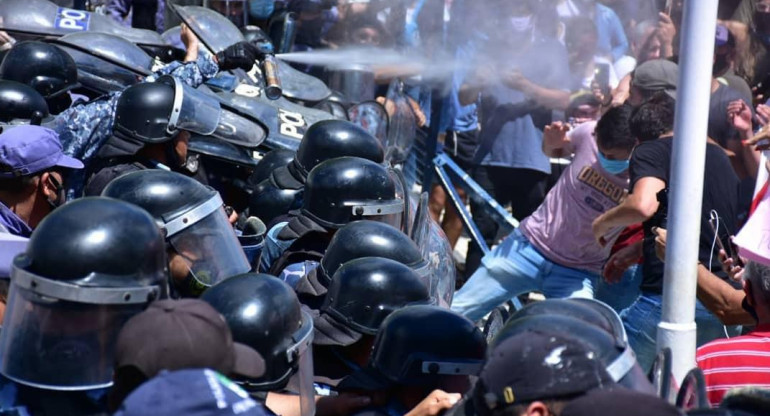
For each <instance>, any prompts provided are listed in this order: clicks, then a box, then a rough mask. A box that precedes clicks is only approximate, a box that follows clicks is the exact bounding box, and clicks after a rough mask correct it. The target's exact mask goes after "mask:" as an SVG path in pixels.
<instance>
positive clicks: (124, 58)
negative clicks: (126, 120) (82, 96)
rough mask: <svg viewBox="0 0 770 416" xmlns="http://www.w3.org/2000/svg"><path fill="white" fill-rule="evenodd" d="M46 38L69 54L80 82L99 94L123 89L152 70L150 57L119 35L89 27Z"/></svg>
mask: <svg viewBox="0 0 770 416" xmlns="http://www.w3.org/2000/svg"><path fill="white" fill-rule="evenodd" d="M47 41H48V42H50V43H53V44H54V45H56V46H58V47H60V48H61V49H63V50H64V51H65V52H67V54H69V55H70V56H71V57H72V59H73V60H74V61H75V64H76V65H77V67H78V81H79V82H80V84H81V85H83V86H84V87H86V88H88V89H91V90H93V91H95V92H97V93H99V94H106V93H109V92H112V91H123V90H125V89H126V88H128V87H129V86H131V85H134V84H136V83H138V82H141V81H142V80H143V79H144V77H146V76H147V75H150V74H151V73H152V68H153V64H154V60H153V58H152V57H151V56H150V55H148V54H147V53H146V52H145V51H143V50H142V49H141V48H140V47H138V46H136V45H134V44H133V43H131V42H129V41H128V40H126V39H124V38H121V37H119V36H115V35H110V34H107V33H99V32H90V31H89V32H76V33H71V34H68V35H64V36H62V37H60V38H52V39H48V40H47Z"/></svg>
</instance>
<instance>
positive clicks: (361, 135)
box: [289, 120, 385, 182]
mask: <svg viewBox="0 0 770 416" xmlns="http://www.w3.org/2000/svg"><path fill="white" fill-rule="evenodd" d="M342 156H355V157H360V158H364V159H368V160H371V161H373V162H377V163H382V162H383V160H384V159H385V153H384V150H383V148H382V145H381V144H380V142H379V141H378V140H377V139H376V138H375V137H374V136H372V135H371V134H369V133H368V132H366V130H364V129H363V128H361V127H359V126H357V125H355V124H353V123H351V122H349V121H345V120H322V121H319V122H317V123H315V124H313V125H312V126H310V127H309V128H308V129H307V131H306V132H305V135H304V136H303V137H302V141H301V142H300V144H299V148H298V149H297V155H296V156H295V157H294V161H293V162H292V163H291V164H290V165H289V168H290V169H291V170H294V171H296V173H297V174H298V175H297V174H295V176H300V178H301V179H302V180H301V182H304V180H305V179H306V178H307V175H308V174H309V172H310V171H311V170H312V169H313V168H314V167H315V166H317V165H318V164H320V163H321V162H323V161H326V160H329V159H333V158H336V157H342Z"/></svg>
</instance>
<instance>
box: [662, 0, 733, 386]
mask: <svg viewBox="0 0 770 416" xmlns="http://www.w3.org/2000/svg"><path fill="white" fill-rule="evenodd" d="M718 3H719V0H697V1H696V0H685V2H684V18H683V24H682V29H681V35H680V39H681V42H680V48H679V51H680V57H679V83H678V87H677V100H676V118H675V121H674V150H673V157H672V160H671V170H670V171H671V179H670V180H671V182H670V192H669V195H670V198H669V200H670V203H669V207H668V213H669V218H668V226H669V229H668V231H669V232H668V236H669V237H668V244H667V248H666V259H667V260H668V261H666V266H665V277H664V283H663V311H662V317H661V322H660V323H659V324H658V349H659V350H660V349H662V348H665V347H669V348H671V351H672V353H673V359H674V362H673V374H674V377H675V378H676V380H677V381H678V382H679V383H680V384H681V382H682V380H683V379H684V376H685V375H686V374H687V372H688V371H689V370H690V369H692V368H693V367H694V366H695V345H696V328H695V290H696V287H697V264H698V245H699V238H700V224H701V215H700V212H701V205H702V198H703V173H704V168H705V163H706V137H707V121H708V113H709V98H710V96H711V66H712V63H713V56H714V36H715V27H716V18H717V6H718Z"/></svg>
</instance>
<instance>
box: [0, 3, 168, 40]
mask: <svg viewBox="0 0 770 416" xmlns="http://www.w3.org/2000/svg"><path fill="white" fill-rule="evenodd" d="M0 19H2V24H0V29H2V30H4V31H6V32H8V33H9V34H10V35H11V36H13V37H14V38H16V39H17V40H30V39H38V38H41V37H48V36H63V35H66V34H69V33H75V32H84V31H93V32H102V33H109V34H112V35H116V36H120V37H122V38H125V39H127V40H129V41H131V42H133V43H136V44H138V45H141V46H153V47H166V46H168V45H166V43H165V42H164V41H163V38H162V37H161V36H160V34H158V33H156V32H153V31H151V30H144V29H134V28H130V27H125V26H123V25H121V24H120V23H118V22H116V21H114V20H112V19H111V18H110V17H109V16H104V15H101V14H98V13H92V12H88V11H84V10H75V9H70V8H67V7H60V6H58V5H56V4H55V3H52V2H50V1H47V0H3V1H2V2H0Z"/></svg>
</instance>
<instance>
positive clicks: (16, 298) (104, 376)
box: [0, 198, 167, 390]
mask: <svg viewBox="0 0 770 416" xmlns="http://www.w3.org/2000/svg"><path fill="white" fill-rule="evenodd" d="M166 294H167V265H166V252H165V247H164V243H163V236H162V234H161V232H160V229H159V228H158V227H157V225H156V224H155V221H154V220H153V218H152V217H151V216H150V215H149V214H148V213H147V212H146V211H144V210H143V209H141V208H139V207H137V206H136V205H132V204H129V203H126V202H123V201H118V200H115V199H111V198H83V199H79V200H76V201H74V202H72V203H69V204H66V205H64V206H62V207H60V208H58V209H56V210H55V211H54V212H52V213H51V214H50V215H48V216H47V217H46V218H45V219H44V220H43V221H42V222H41V223H40V224H39V225H38V227H37V228H36V229H35V231H34V232H33V233H32V236H31V238H30V240H29V245H28V246H27V250H26V252H25V253H23V254H20V255H19V256H17V257H16V258H15V259H14V262H13V269H12V272H11V286H10V291H9V296H8V302H7V308H6V312H5V320H4V325H3V330H2V335H0V373H2V374H3V375H4V376H5V377H8V378H9V379H11V380H13V381H15V382H18V383H21V384H24V385H28V386H32V387H37V388H43V389H48V390H90V389H95V388H104V387H108V386H110V385H111V384H112V370H113V368H112V367H113V364H114V358H113V355H114V347H115V342H116V340H117V336H118V332H119V331H120V329H121V327H122V326H123V324H124V323H125V322H126V321H127V320H128V319H129V318H131V317H132V316H134V315H136V314H138V313H139V312H141V311H142V310H143V309H144V308H145V307H146V306H147V304H149V303H150V302H151V301H153V300H155V299H158V298H160V297H164V296H165V295H166Z"/></svg>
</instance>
